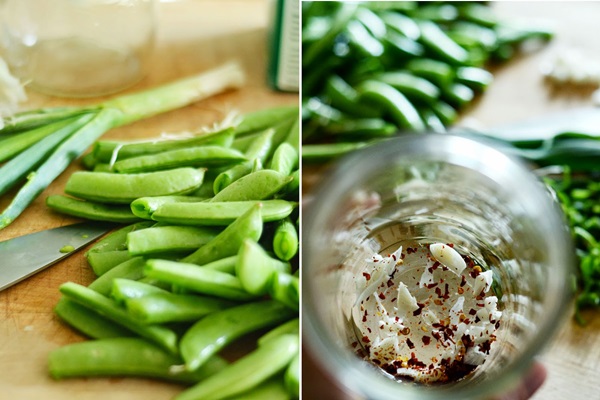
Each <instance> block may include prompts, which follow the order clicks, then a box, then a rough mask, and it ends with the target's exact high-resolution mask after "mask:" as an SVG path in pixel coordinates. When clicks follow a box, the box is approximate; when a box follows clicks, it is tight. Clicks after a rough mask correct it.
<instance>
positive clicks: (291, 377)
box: [284, 353, 301, 399]
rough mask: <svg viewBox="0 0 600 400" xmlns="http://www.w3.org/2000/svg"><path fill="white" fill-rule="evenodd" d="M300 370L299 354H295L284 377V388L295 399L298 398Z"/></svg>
mask: <svg viewBox="0 0 600 400" xmlns="http://www.w3.org/2000/svg"><path fill="white" fill-rule="evenodd" d="M300 368H301V367H300V353H297V354H296V356H295V357H294V358H293V359H292V361H290V363H289V365H288V367H287V369H286V370H285V375H284V382H285V387H286V388H287V390H288V392H290V393H291V394H292V396H293V397H294V398H295V399H298V398H300Z"/></svg>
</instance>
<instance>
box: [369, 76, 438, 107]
mask: <svg viewBox="0 0 600 400" xmlns="http://www.w3.org/2000/svg"><path fill="white" fill-rule="evenodd" d="M377 80H379V81H381V82H384V83H387V84H388V85H390V86H392V87H394V88H396V89H398V90H399V91H400V92H401V93H402V94H404V95H405V96H406V97H407V98H409V99H411V100H414V101H420V102H423V103H426V104H431V103H433V102H436V101H437V99H438V97H439V96H440V90H439V89H438V87H437V86H435V85H434V84H432V83H431V82H429V81H428V80H426V79H424V78H420V77H418V76H414V75H413V74H410V73H408V72H404V71H393V72H385V73H383V74H380V75H377Z"/></svg>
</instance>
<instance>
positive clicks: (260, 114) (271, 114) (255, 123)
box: [235, 106, 298, 137]
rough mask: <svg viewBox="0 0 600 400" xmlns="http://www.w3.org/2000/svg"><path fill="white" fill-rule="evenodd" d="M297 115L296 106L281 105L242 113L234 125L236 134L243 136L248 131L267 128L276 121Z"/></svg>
mask: <svg viewBox="0 0 600 400" xmlns="http://www.w3.org/2000/svg"><path fill="white" fill-rule="evenodd" d="M297 115H298V107H296V106H282V107H272V108H267V109H262V110H257V111H253V112H248V113H245V114H243V115H242V119H241V122H240V123H239V124H238V125H237V126H236V127H235V133H236V136H238V137H240V136H245V135H247V134H248V133H251V132H256V131H262V130H265V129H269V128H270V127H272V126H273V125H276V124H277V122H281V121H284V120H288V119H291V118H294V117H296V116H297Z"/></svg>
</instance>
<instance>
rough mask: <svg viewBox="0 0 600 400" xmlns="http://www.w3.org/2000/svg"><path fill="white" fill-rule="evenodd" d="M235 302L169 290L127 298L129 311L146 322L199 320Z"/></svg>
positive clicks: (126, 302) (126, 303)
mask: <svg viewBox="0 0 600 400" xmlns="http://www.w3.org/2000/svg"><path fill="white" fill-rule="evenodd" d="M233 304H234V303H232V302H229V301H226V300H221V299H215V298H212V297H204V296H196V295H186V294H173V293H169V292H160V293H151V294H147V295H144V296H141V297H135V298H130V299H126V300H125V307H126V308H127V311H129V312H130V313H131V314H132V315H133V316H134V317H135V318H137V319H139V320H140V321H142V322H143V323H145V324H164V323H171V322H185V321H197V320H199V319H200V318H202V317H204V316H206V315H208V314H210V313H213V312H216V311H221V310H224V309H226V308H228V307H231V306H232V305H233Z"/></svg>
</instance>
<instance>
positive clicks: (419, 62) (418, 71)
mask: <svg viewBox="0 0 600 400" xmlns="http://www.w3.org/2000/svg"><path fill="white" fill-rule="evenodd" d="M405 68H406V69H407V70H408V71H410V72H411V73H413V74H414V75H416V76H420V77H422V78H425V79H427V80H429V81H431V82H432V83H434V84H436V85H437V86H439V87H446V86H448V85H450V84H451V83H452V82H453V81H454V74H455V72H454V69H453V68H452V67H451V66H450V65H448V64H447V63H445V62H443V61H439V60H433V59H430V58H419V59H414V60H410V61H408V62H407V63H406V66H405Z"/></svg>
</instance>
